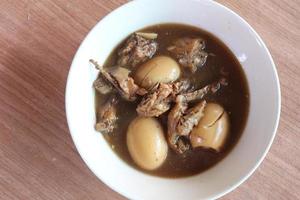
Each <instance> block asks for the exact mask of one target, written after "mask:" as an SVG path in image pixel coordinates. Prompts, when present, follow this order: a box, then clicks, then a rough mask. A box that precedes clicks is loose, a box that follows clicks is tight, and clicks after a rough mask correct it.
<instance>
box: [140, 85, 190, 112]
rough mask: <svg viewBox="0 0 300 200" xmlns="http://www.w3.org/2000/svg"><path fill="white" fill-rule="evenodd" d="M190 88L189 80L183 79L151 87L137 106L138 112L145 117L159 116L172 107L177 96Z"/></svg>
mask: <svg viewBox="0 0 300 200" xmlns="http://www.w3.org/2000/svg"><path fill="white" fill-rule="evenodd" d="M188 88H189V81H187V80H182V81H178V82H175V83H160V84H156V85H154V87H153V88H151V89H150V93H148V95H146V96H144V98H143V99H142V101H141V103H140V104H139V105H138V107H137V109H136V110H137V112H138V114H139V115H141V116H145V117H158V116H160V115H161V114H163V113H164V112H166V111H168V110H169V109H170V103H171V102H172V101H175V99H176V96H177V95H178V94H180V93H182V92H185V91H187V89H188Z"/></svg>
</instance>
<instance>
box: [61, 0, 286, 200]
mask: <svg viewBox="0 0 300 200" xmlns="http://www.w3.org/2000/svg"><path fill="white" fill-rule="evenodd" d="M140 1H141V0H140ZM145 1H146V0H145ZM192 1H198V0H192ZM202 1H203V0H202ZM204 1H206V2H209V3H211V4H213V5H214V6H219V7H221V8H222V9H224V10H226V11H227V12H230V13H231V14H233V15H234V16H235V17H236V18H237V19H238V20H239V21H240V22H241V23H243V24H245V25H246V26H247V27H248V28H249V29H250V30H251V31H252V33H253V34H254V35H255V37H256V38H257V39H258V40H259V42H260V43H261V44H262V48H263V50H264V51H265V52H266V53H267V56H268V59H269V60H270V62H271V66H272V71H273V73H274V75H275V83H276V91H277V97H276V98H277V100H278V104H277V108H276V115H277V116H276V120H275V124H274V129H273V133H272V137H271V139H270V141H269V143H268V145H267V147H266V149H265V150H264V152H263V154H262V156H261V157H260V158H259V160H258V162H256V164H255V166H254V167H253V168H252V169H251V170H250V171H249V172H248V173H247V174H245V175H243V177H242V178H241V179H240V180H239V181H237V182H236V183H235V184H234V185H231V186H228V187H227V188H224V190H223V191H222V192H220V193H218V194H216V195H212V196H211V197H209V199H218V198H220V197H222V196H224V195H226V194H228V193H230V192H231V191H233V190H234V189H236V188H237V187H238V186H240V185H241V184H242V183H243V182H245V181H246V180H247V179H248V178H249V177H250V176H251V175H252V174H253V173H254V171H255V170H256V169H257V168H258V166H259V165H260V164H261V163H262V161H263V160H264V158H265V157H266V155H267V153H268V152H269V150H270V147H271V145H272V143H273V141H274V138H275V136H276V133H277V129H278V126H279V120H280V113H281V89H280V81H279V77H278V73H277V69H276V65H275V63H274V60H273V58H272V56H271V54H270V52H269V50H268V48H267V46H266V44H265V43H264V42H263V40H262V38H261V37H260V36H259V35H258V33H257V32H256V31H255V30H254V29H253V27H252V26H251V25H250V24H249V23H248V22H247V21H246V20H245V19H243V18H242V17H241V16H239V15H238V14H237V13H235V12H234V11H233V10H231V9H230V8H228V7H226V6H224V5H222V4H220V3H218V2H216V1H211V0H204ZM134 3H135V1H129V2H127V3H125V4H123V5H121V6H119V7H118V8H116V9H114V10H111V11H110V13H108V14H107V15H106V16H104V17H102V18H101V19H100V20H99V21H98V22H97V23H96V24H95V25H94V26H93V28H92V29H90V31H89V32H88V34H87V35H86V36H85V37H84V39H83V40H82V42H81V43H80V46H79V47H78V49H77V51H76V53H75V55H74V57H73V59H72V63H71V66H70V69H69V72H68V77H67V83H66V88H65V112H66V118H67V124H68V128H69V132H70V135H71V138H72V140H73V142H74V144H75V146H76V149H77V151H78V153H79V155H80V157H81V159H82V160H83V161H84V163H85V164H86V166H87V167H88V168H89V169H90V170H91V171H92V172H93V174H94V175H95V176H96V177H97V179H99V180H100V181H102V182H103V183H104V184H105V185H107V186H108V187H109V188H111V189H112V190H114V191H115V192H117V193H119V194H120V195H122V196H124V197H126V198H128V199H132V195H131V194H129V193H124V192H121V191H120V190H118V188H116V187H115V186H114V185H112V184H110V183H109V182H107V181H104V179H102V177H100V176H99V175H97V173H96V172H95V171H94V170H93V169H92V168H91V167H90V166H89V164H88V162H87V160H86V159H85V156H84V153H83V151H82V150H81V148H80V147H79V145H78V143H79V142H78V141H77V140H76V139H75V138H74V135H73V134H72V132H73V131H72V127H71V125H70V124H71V123H70V121H71V117H70V112H69V110H70V108H69V103H68V102H69V101H70V100H71V97H70V92H69V89H68V88H70V87H71V85H70V77H71V76H72V75H71V74H72V71H73V69H74V68H73V67H72V66H74V60H75V58H76V57H78V54H79V52H80V49H81V48H82V46H83V43H85V41H86V40H87V38H89V36H90V35H92V33H93V32H94V31H95V29H96V27H97V25H98V24H99V23H101V21H102V20H104V19H106V18H108V17H109V16H111V15H113V14H114V13H115V11H118V10H120V9H124V8H125V7H128V6H131V5H132V4H134ZM245 75H246V74H245ZM246 77H247V75H246Z"/></svg>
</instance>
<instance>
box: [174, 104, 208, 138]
mask: <svg viewBox="0 0 300 200" xmlns="http://www.w3.org/2000/svg"><path fill="white" fill-rule="evenodd" d="M205 106H206V101H205V100H203V101H201V102H200V103H198V104H197V105H196V106H194V107H192V108H190V109H189V110H187V111H186V113H185V115H184V116H183V117H181V118H180V120H179V123H178V126H177V132H178V134H179V135H184V136H188V135H189V134H190V132H191V131H192V129H193V128H194V126H196V125H197V124H198V123H199V121H200V119H201V118H202V117H203V115H204V113H203V111H204V108H205Z"/></svg>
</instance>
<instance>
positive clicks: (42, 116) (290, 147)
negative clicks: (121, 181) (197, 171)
mask: <svg viewBox="0 0 300 200" xmlns="http://www.w3.org/2000/svg"><path fill="white" fill-rule="evenodd" d="M125 2H126V1H125V0H111V1H109V0H87V1H81V0H72V1H71V0H70V1H67V0H53V1H47V0H1V1H0V199H1V200H2V199H3V200H4V199H5V200H11V199H21V200H25V199H26V200H27V199H28V200H29V199H30V200H32V199H47V200H48V199H53V200H59V199H66V200H69V199H70V200H73V199H78V200H81V199H84V200H88V199H91V200H95V199H124V198H123V197H122V196H120V195H119V194H117V193H115V192H113V191H112V190H111V189H109V188H108V187H107V186H106V185H104V184H103V183H102V182H101V181H99V180H98V179H97V178H96V177H95V176H94V175H93V174H92V173H91V171H89V169H88V168H87V167H86V165H85V164H84V163H83V161H82V160H81V158H80V157H79V155H78V153H77V151H76V149H75V147H74V144H73V142H72V140H71V137H70V134H69V131H68V127H67V123H66V116H65V107H64V92H65V84H66V78H67V75H68V70H69V67H70V63H71V61H72V58H73V55H74V53H75V52H76V50H77V48H78V46H79V44H80V42H81V41H82V39H83V38H84V37H85V35H86V34H87V33H88V31H89V30H90V29H91V28H92V27H93V26H94V25H95V24H96V23H97V21H98V20H100V19H101V18H102V17H103V16H105V15H106V14H107V13H109V12H110V11H111V10H113V9H115V8H117V7H118V6H120V5H122V4H123V3H125ZM220 2H221V3H223V4H224V5H226V6H228V7H229V8H231V9H232V10H234V11H235V12H237V13H238V14H240V15H241V16H242V17H244V18H245V19H246V20H247V21H248V22H249V23H250V24H251V25H252V26H253V27H254V29H255V30H256V31H257V32H258V33H259V34H260V35H261V37H262V38H263V40H264V41H265V42H266V44H267V46H268V47H269V49H270V51H271V54H272V56H273V58H274V60H275V63H276V65H277V69H278V72H279V77H280V82H281V89H282V112H281V120H280V126H279V130H278V133H277V136H276V138H275V141H274V143H273V145H272V148H271V150H270V152H269V153H268V155H267V157H266V159H265V160H264V162H263V163H262V165H261V166H260V167H259V168H258V170H257V171H256V172H255V173H254V174H253V175H252V176H251V178H249V179H248V180H247V181H246V182H245V183H244V184H243V185H242V186H240V187H238V188H237V189H236V190H235V191H233V192H231V193H230V194H228V195H226V196H225V197H223V198H222V199H231V200H233V199H299V198H300V158H299V157H300V152H299V151H300V140H299V139H300V138H299V136H300V135H299V134H300V67H299V65H300V50H299V46H300V21H299V20H300V14H299V13H300V1H299V0H281V1H272V0H242V1H241V0H240V1H235V0H221V1H220Z"/></svg>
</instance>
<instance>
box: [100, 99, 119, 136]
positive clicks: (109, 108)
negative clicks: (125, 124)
mask: <svg viewBox="0 0 300 200" xmlns="http://www.w3.org/2000/svg"><path fill="white" fill-rule="evenodd" d="M117 103H118V100H117V98H116V97H115V96H112V97H110V98H109V99H108V100H107V101H106V102H105V103H104V104H103V105H102V106H100V107H99V110H98V112H97V123H96V127H95V128H96V130H97V131H99V132H101V133H104V134H106V133H111V132H112V131H113V130H114V128H115V126H116V121H117V119H118V117H117V109H116V105H117Z"/></svg>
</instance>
